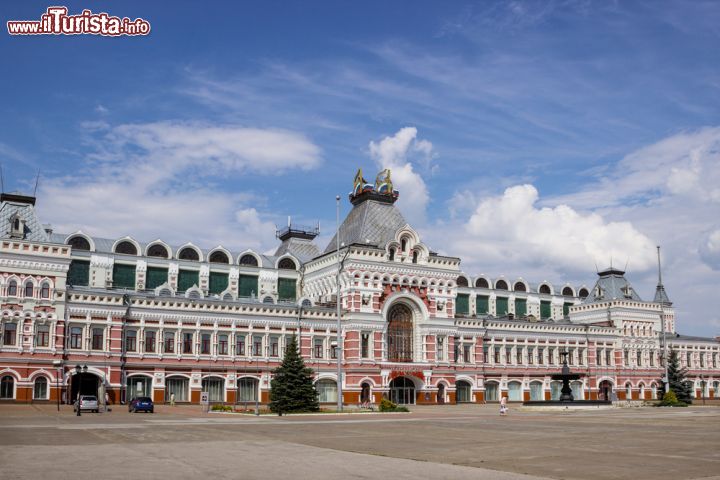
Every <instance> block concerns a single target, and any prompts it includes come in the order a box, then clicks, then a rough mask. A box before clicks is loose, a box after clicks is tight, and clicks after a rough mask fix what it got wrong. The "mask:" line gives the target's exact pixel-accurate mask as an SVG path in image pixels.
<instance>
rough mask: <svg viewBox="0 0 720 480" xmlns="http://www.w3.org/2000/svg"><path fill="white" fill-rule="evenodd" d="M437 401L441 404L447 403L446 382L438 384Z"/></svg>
mask: <svg viewBox="0 0 720 480" xmlns="http://www.w3.org/2000/svg"><path fill="white" fill-rule="evenodd" d="M437 403H438V404H439V405H444V404H445V384H444V383H440V384H438V393H437Z"/></svg>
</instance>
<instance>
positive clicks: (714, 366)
mask: <svg viewBox="0 0 720 480" xmlns="http://www.w3.org/2000/svg"><path fill="white" fill-rule="evenodd" d="M712 360H713V368H717V366H718V363H717V353H713V355H712Z"/></svg>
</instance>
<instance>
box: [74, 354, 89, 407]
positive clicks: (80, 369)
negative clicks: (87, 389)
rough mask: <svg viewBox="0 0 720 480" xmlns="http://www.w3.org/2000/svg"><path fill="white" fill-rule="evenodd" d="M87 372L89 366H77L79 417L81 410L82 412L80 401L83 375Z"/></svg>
mask: <svg viewBox="0 0 720 480" xmlns="http://www.w3.org/2000/svg"><path fill="white" fill-rule="evenodd" d="M85 372H87V365H83V366H82V367H81V366H80V365H75V375H77V377H78V391H77V416H78V417H79V416H80V415H81V414H80V410H81V408H80V407H81V406H82V405H81V402H80V399H81V398H82V374H83V373H85Z"/></svg>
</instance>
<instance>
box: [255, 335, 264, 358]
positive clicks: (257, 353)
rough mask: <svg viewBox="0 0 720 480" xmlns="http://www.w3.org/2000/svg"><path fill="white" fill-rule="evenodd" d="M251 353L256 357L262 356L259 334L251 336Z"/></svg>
mask: <svg viewBox="0 0 720 480" xmlns="http://www.w3.org/2000/svg"><path fill="white" fill-rule="evenodd" d="M253 355H254V356H256V357H261V356H262V337H261V336H259V335H255V336H253Z"/></svg>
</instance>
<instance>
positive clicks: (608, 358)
mask: <svg viewBox="0 0 720 480" xmlns="http://www.w3.org/2000/svg"><path fill="white" fill-rule="evenodd" d="M605 365H607V366H608V367H610V366H612V350H611V349H609V348H608V349H607V350H605Z"/></svg>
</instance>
